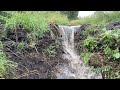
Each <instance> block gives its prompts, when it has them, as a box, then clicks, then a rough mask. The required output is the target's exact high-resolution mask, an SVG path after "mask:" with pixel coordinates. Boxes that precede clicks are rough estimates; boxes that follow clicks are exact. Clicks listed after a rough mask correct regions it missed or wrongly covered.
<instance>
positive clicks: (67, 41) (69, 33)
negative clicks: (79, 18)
mask: <svg viewBox="0 0 120 90" xmlns="http://www.w3.org/2000/svg"><path fill="white" fill-rule="evenodd" d="M79 27H80V26H60V25H59V28H60V30H61V31H62V32H63V33H62V34H63V35H62V39H63V40H62V41H63V42H62V45H63V49H64V52H65V54H63V56H62V58H64V59H65V60H68V62H69V63H68V64H62V65H58V66H57V69H58V71H59V72H57V73H56V76H57V79H102V75H101V74H96V73H95V72H93V71H92V69H91V68H90V67H88V66H86V65H85V64H84V63H83V62H82V60H81V59H80V55H77V53H76V52H75V48H74V32H75V30H77V29H78V28H79Z"/></svg>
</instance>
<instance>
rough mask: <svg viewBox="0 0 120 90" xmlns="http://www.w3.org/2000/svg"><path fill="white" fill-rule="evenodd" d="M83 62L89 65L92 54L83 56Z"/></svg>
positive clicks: (88, 53) (83, 54)
mask: <svg viewBox="0 0 120 90" xmlns="http://www.w3.org/2000/svg"><path fill="white" fill-rule="evenodd" d="M81 57H82V60H83V62H84V63H85V64H88V61H89V60H90V57H91V53H90V52H84V53H82V54H81Z"/></svg>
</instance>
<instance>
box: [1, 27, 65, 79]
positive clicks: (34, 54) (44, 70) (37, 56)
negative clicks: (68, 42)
mask: <svg viewBox="0 0 120 90" xmlns="http://www.w3.org/2000/svg"><path fill="white" fill-rule="evenodd" d="M16 31H17V32H15V31H14V30H13V31H9V30H8V32H7V38H9V40H8V39H6V40H4V41H3V45H4V51H5V52H6V55H7V57H8V58H9V59H10V60H11V61H14V62H16V63H17V64H18V66H17V68H16V69H15V70H14V71H10V72H9V75H8V76H7V78H8V79H56V76H55V74H54V73H55V72H56V71H57V70H56V68H55V67H56V65H58V64H63V63H64V62H65V60H63V59H62V58H61V55H62V53H64V52H63V50H62V48H61V47H60V45H57V44H55V40H53V39H52V38H51V37H50V32H49V31H48V32H46V33H45V34H44V36H43V37H42V38H39V40H38V42H37V43H36V45H35V47H36V48H33V47H30V46H29V44H28V41H27V40H28V38H27V33H29V32H28V31H26V30H20V29H19V30H16ZM16 33H17V38H18V41H17V42H16ZM19 42H25V43H26V46H25V50H24V51H23V52H19V51H18V50H17V44H18V43H19ZM50 44H53V45H55V49H56V52H57V53H56V55H55V57H52V58H49V57H48V56H47V55H46V53H44V50H45V49H46V48H47V47H48V46H49V45H50Z"/></svg>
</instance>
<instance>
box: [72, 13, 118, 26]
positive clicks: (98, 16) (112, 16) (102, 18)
mask: <svg viewBox="0 0 120 90" xmlns="http://www.w3.org/2000/svg"><path fill="white" fill-rule="evenodd" d="M118 20H120V11H113V12H111V13H109V12H102V11H97V12H95V13H94V15H91V16H88V17H84V18H80V19H77V20H72V21H71V22H70V24H73V25H74V24H86V23H87V24H96V25H105V24H106V23H109V22H112V21H118Z"/></svg>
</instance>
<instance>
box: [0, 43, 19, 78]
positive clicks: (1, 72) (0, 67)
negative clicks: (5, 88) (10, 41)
mask: <svg viewBox="0 0 120 90" xmlns="http://www.w3.org/2000/svg"><path fill="white" fill-rule="evenodd" d="M2 48H3V45H2V42H0V78H5V77H6V75H7V74H8V73H9V71H10V70H11V69H14V68H15V67H16V66H17V64H16V63H14V62H12V61H10V60H8V59H7V57H6V55H5V53H4V52H3V50H2Z"/></svg>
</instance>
